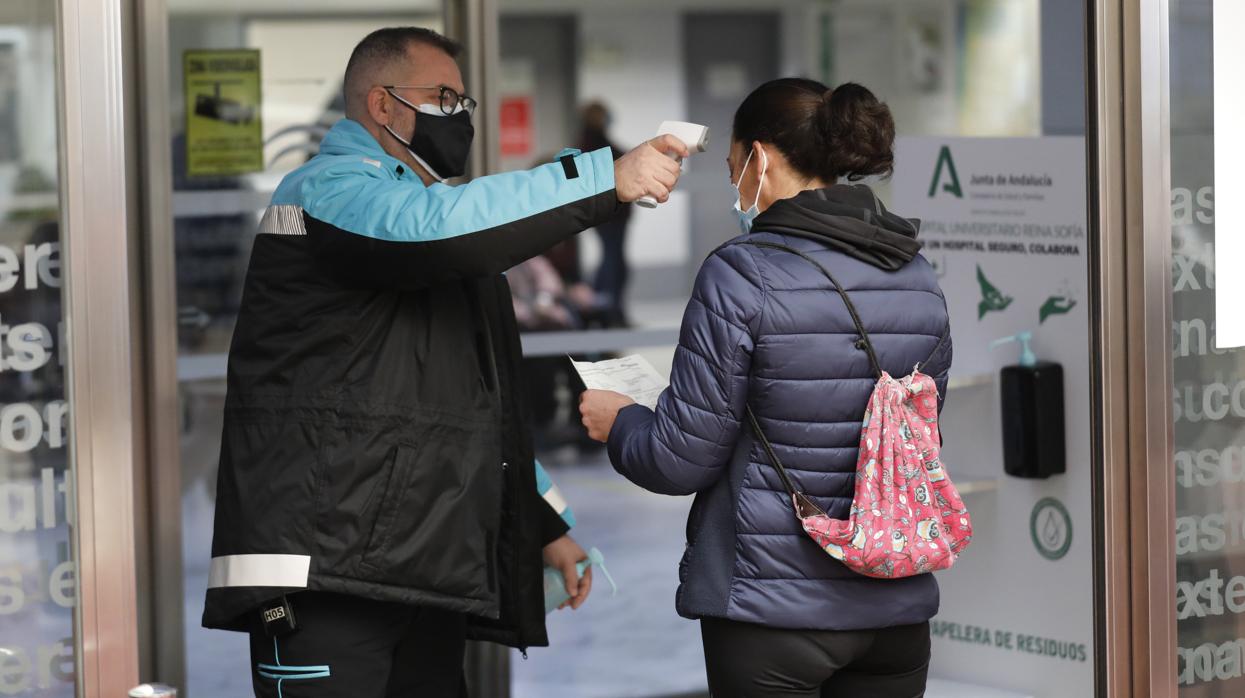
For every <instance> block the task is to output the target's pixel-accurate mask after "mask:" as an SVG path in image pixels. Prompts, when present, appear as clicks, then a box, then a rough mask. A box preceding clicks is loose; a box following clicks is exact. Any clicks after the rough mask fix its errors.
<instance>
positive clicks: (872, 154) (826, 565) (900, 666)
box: [581, 78, 951, 698]
mask: <svg viewBox="0 0 1245 698" xmlns="http://www.w3.org/2000/svg"><path fill="white" fill-rule="evenodd" d="M732 136H733V137H732V142H731V150H730V156H729V157H728V158H727V165H728V166H729V168H730V176H731V182H732V183H733V184H734V186H735V188H736V189H737V190H738V196H739V200H738V202H737V203H736V205H735V208H736V212H737V214H738V216H739V218H740V222H741V224H742V226H743V228H744V229H745V232H746V233H747V234H746V235H744V236H743V237H742V238H738V239H736V240H734V241H731V242H730V243H727V244H726V245H724V246H723V247H721V248H719V249H718V250H717V251H716V252H714V253H713V254H712V255H710V256H709V258H708V259H707V260H706V261H705V263H704V265H703V266H702V267H701V270H700V274H699V277H698V278H697V281H696V286H695V289H694V291H693V295H692V299H691V302H690V303H689V304H688V307H687V310H686V312H685V314H684V317H683V328H682V332H681V336H680V340H679V346H678V348H677V351H676V354H675V359H674V366H673V369H672V371H671V377H670V388H669V389H667V390H666V391H665V393H663V394H662V396H661V399H660V401H659V403H658V405H657V410H656V412H653V411H651V410H649V409H648V408H646V407H643V406H639V405H634V404H630V402H631V401H630V400H629V399H627V398H626V397H624V396H622V395H619V394H617V393H609V392H601V391H591V392H589V393H587V394H586V395H585V396H584V398H583V400H582V401H581V412H582V413H583V421H584V424H585V425H586V426H587V427H588V429H589V434H590V435H591V436H592V437H593V438H596V439H598V440H606V439H608V444H609V453H610V460H611V461H612V462H613V464H614V467H615V468H616V469H617V470H618V471H619V472H620V473H622V474H623V475H624V476H626V477H627V478H628V479H630V480H631V481H632V482H635V483H636V484H638V485H640V486H641V487H644V488H646V489H649V490H652V491H654V492H658V493H663V494H671V495H686V494H695V495H696V500H695V503H694V504H693V505H692V510H691V514H690V515H689V519H688V526H687V550H686V553H685V555H684V557H683V562H682V563H681V565H680V570H679V577H680V582H681V585H680V588H679V593H678V599H677V604H678V610H679V613H680V614H681V615H683V616H685V617H687V618H692V619H699V620H700V621H701V633H702V637H703V639H704V646H705V661H706V665H707V669H708V675H709V686H710V689H711V690H712V692H713V695H714V696H715V698H730V697H732V696H749V697H751V696H835V697H839V696H853V697H854V696H868V697H869V698H889V697H891V696H895V697H897V698H898V697H901V696H902V697H903V698H910V697H912V696H920V695H922V694H923V692H924V689H925V679H926V673H927V669H928V665H929V651H930V649H929V648H930V641H929V622H928V621H929V619H930V618H931V617H932V616H933V615H934V614H935V612H936V611H937V610H938V587H937V585H936V583H935V582H934V579H933V577H931V576H930V575H920V576H916V577H908V578H904V579H896V580H879V579H871V578H866V577H862V576H859V575H857V574H855V573H853V572H851V571H849V570H848V569H847V568H846V567H844V566H843V565H842V564H841V563H839V562H838V561H836V560H834V559H832V558H831V557H830V556H829V555H827V554H826V553H825V552H823V551H822V550H821V549H820V548H818V546H817V545H816V544H815V543H814V542H813V541H812V540H811V539H809V538H808V536H807V535H806V534H805V533H804V532H803V530H802V529H801V527H800V524H799V522H798V521H797V519H796V518H795V516H794V515H793V513H792V509H791V500H790V498H789V497H788V496H787V495H786V494H785V492H784V490H783V486H782V483H781V481H780V479H779V477H778V474H777V472H776V471H775V470H774V467H773V465H772V464H770V463H769V462H768V460H767V459H766V458H765V456H764V454H763V452H762V450H761V448H760V447H759V445H758V441H757V439H756V438H755V435H754V434H753V433H752V432H751V431H750V430H749V429H748V428H746V427H745V426H743V423H744V422H742V419H743V417H744V414H745V406H750V407H751V408H752V409H753V411H754V412H755V414H756V415H757V418H758V420H759V423H760V426H761V429H762V430H763V431H764V432H765V435H766V436H767V437H769V439H770V440H771V441H772V442H773V443H774V446H775V450H776V452H777V454H778V456H779V457H780V459H781V460H782V462H783V464H784V465H785V466H786V467H787V469H788V470H789V471H790V473H791V475H792V477H793V479H794V480H795V482H796V486H797V487H798V488H799V489H800V490H802V491H803V492H804V493H806V494H807V495H809V496H810V497H811V498H812V499H813V500H814V501H815V502H816V503H817V504H818V505H820V506H821V507H822V508H823V510H825V511H826V512H827V513H828V514H829V515H830V516H831V517H834V518H839V519H846V518H847V517H848V513H849V509H850V506H851V497H852V490H853V485H854V479H855V478H854V472H855V468H856V459H857V444H858V442H859V439H860V423H861V418H862V416H863V414H864V411H865V406H866V402H867V400H868V398H869V395H870V393H871V391H872V389H873V385H874V382H875V380H876V377H875V375H874V373H873V371H872V369H871V367H870V362H869V359H868V356H867V353H866V352H865V350H864V348H865V345H864V343H863V342H861V340H860V336H859V332H858V331H857V330H856V329H855V325H854V324H853V321H852V318H851V316H850V314H849V312H848V310H847V307H846V306H845V304H844V301H843V299H842V298H840V297H839V295H838V294H837V293H836V292H835V291H834V288H833V285H832V284H831V282H830V281H829V280H828V279H827V278H826V277H825V276H824V275H823V274H822V273H821V271H819V270H818V269H817V267H816V266H814V265H813V264H811V263H810V262H809V261H808V260H806V259H803V258H801V257H800V256H798V255H796V254H792V253H790V252H786V251H782V250H779V249H774V248H773V247H766V246H757V245H754V244H752V243H757V242H760V243H766V244H778V245H784V246H788V247H791V248H795V249H796V250H799V251H800V252H803V253H804V254H806V255H808V256H809V257H811V258H812V259H814V260H816V261H817V262H818V263H819V264H821V265H822V266H824V267H825V268H826V269H827V270H828V271H829V272H830V273H831V274H832V275H833V276H834V277H835V278H836V279H837V281H838V282H839V283H840V284H841V285H842V286H843V287H844V289H845V291H846V293H847V294H848V295H849V296H850V298H851V300H852V301H853V302H854V304H855V306H856V309H857V310H858V311H859V315H860V319H861V320H862V322H863V326H864V328H865V329H866V331H867V333H868V334H869V335H870V338H871V340H872V343H873V346H874V347H875V349H876V352H877V355H878V358H879V360H880V363H881V366H882V368H883V369H885V370H886V371H887V372H889V373H891V374H892V375H895V376H903V375H907V374H908V373H910V372H911V371H912V369H913V367H914V366H915V365H917V364H921V366H922V370H923V371H924V372H925V373H927V374H929V375H931V376H934V378H935V380H936V382H937V384H938V386H939V392H940V394H942V393H943V392H944V391H945V389H946V382H947V372H948V370H949V369H950V366H951V350H950V342H949V339H948V321H947V309H946V303H945V301H944V300H943V296H942V292H941V291H940V290H939V288H938V282H937V279H936V278H935V274H934V270H933V269H932V268H931V266H930V265H929V264H928V263H927V262H926V261H925V259H924V258H922V257H920V256H919V255H918V254H917V251H918V250H919V248H920V244H919V243H918V242H917V241H916V234H917V224H916V223H915V222H913V221H909V220H906V219H903V218H900V217H898V216H896V215H894V214H892V213H890V212H888V211H887V210H886V209H885V208H883V206H882V204H881V203H880V202H879V201H878V200H877V198H876V197H875V196H874V195H873V193H872V191H871V190H870V189H869V188H868V187H867V186H864V185H850V184H843V183H841V182H843V180H847V181H855V180H859V179H861V178H864V177H866V176H872V175H886V174H889V173H890V172H891V169H892V164H893V151H892V146H893V142H894V136H895V127H894V122H893V120H892V118H891V114H890V111H889V109H888V108H887V107H886V105H884V104H882V103H880V102H879V101H878V100H877V99H876V98H875V97H874V96H873V94H872V93H871V92H870V91H869V90H867V89H865V88H864V87H861V86H860V85H855V84H846V85H842V86H840V87H838V88H835V89H834V90H829V89H827V88H826V86H825V85H822V84H821V83H819V82H815V81H812V80H803V79H791V78H788V79H783V80H775V81H772V82H768V83H766V84H764V85H762V86H761V87H759V88H757V89H756V90H755V91H754V92H753V93H752V94H750V95H749V96H748V98H747V99H745V100H744V102H743V104H741V105H740V107H739V109H738V111H736V113H735V120H734V128H733V134H732Z"/></svg>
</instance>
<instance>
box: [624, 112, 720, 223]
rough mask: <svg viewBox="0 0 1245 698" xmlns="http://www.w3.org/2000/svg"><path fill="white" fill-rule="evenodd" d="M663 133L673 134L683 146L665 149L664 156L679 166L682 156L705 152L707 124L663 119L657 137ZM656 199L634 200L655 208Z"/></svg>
mask: <svg viewBox="0 0 1245 698" xmlns="http://www.w3.org/2000/svg"><path fill="white" fill-rule="evenodd" d="M663 135H671V136H674V137H675V138H678V139H679V140H680V141H681V142H682V143H683V145H684V146H685V148H684V149H683V150H679V149H675V148H671V149H669V150H667V151H665V152H666V157H669V158H671V159H673V160H674V161H675V162H677V163H679V166H680V167H682V165H683V158H685V157H687V156H688V155H690V154H691V153H703V152H705V149H706V148H708V147H709V127H708V126H701V125H700V124H693V123H691V122H688V121H663V122H661V126H658V127H657V137H658V138H661V137H662V136H663ZM655 140H656V139H654V140H653V141H649V143H653V142H654V141H655ZM685 151H686V152H685ZM657 201H658V200H657V199H656V198H655V197H652V196H642V197H640V199H639V200H638V201H636V203H637V204H639V205H641V206H643V207H644V208H656V207H657ZM661 202H662V203H665V202H666V200H665V199H661Z"/></svg>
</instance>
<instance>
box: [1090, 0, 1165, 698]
mask: <svg viewBox="0 0 1245 698" xmlns="http://www.w3.org/2000/svg"><path fill="white" fill-rule="evenodd" d="M1168 10H1169V6H1168V0H1131V1H1130V0H1095V2H1093V3H1091V5H1090V18H1089V27H1090V30H1089V41H1090V49H1091V50H1090V51H1089V53H1088V55H1089V56H1090V59H1091V61H1092V62H1091V63H1090V70H1089V73H1090V79H1091V82H1090V109H1091V113H1090V123H1091V124H1093V127H1094V132H1095V135H1096V138H1093V139H1090V141H1089V162H1090V174H1091V175H1092V176H1091V177H1090V179H1089V181H1090V182H1091V184H1090V201H1091V215H1092V220H1094V221H1095V223H1096V227H1097V238H1096V241H1095V243H1096V244H1095V245H1094V254H1093V261H1092V268H1091V276H1092V277H1093V280H1094V294H1095V298H1094V303H1093V312H1094V321H1093V323H1092V327H1093V332H1094V353H1095V360H1094V369H1095V377H1094V378H1095V381H1094V382H1095V392H1096V395H1095V398H1096V399H1095V403H1096V409H1095V419H1096V422H1097V424H1096V425H1095V426H1096V429H1095V434H1096V436H1097V442H1096V444H1095V446H1096V448H1095V451H1096V454H1097V456H1098V457H1099V458H1100V459H1101V460H1100V462H1101V463H1102V469H1101V474H1100V480H1099V483H1098V484H1099V487H1098V491H1097V492H1096V493H1095V498H1094V499H1095V504H1096V506H1097V507H1100V510H1099V512H1098V514H1099V515H1098V516H1097V517H1096V520H1097V523H1098V525H1099V526H1100V527H1101V528H1100V535H1098V536H1096V538H1097V542H1098V548H1099V549H1098V550H1097V551H1096V552H1097V554H1096V558H1097V559H1098V560H1099V561H1100V562H1099V569H1100V570H1101V574H1100V576H1099V579H1098V583H1097V589H1096V592H1097V604H1096V605H1097V606H1098V615H1099V619H1100V622H1099V627H1098V632H1097V635H1098V637H1097V645H1098V658H1097V666H1098V693H1099V695H1106V696H1111V697H1112V698H1114V697H1116V696H1120V697H1122V696H1156V697H1158V696H1174V695H1176V656H1175V647H1176V609H1175V588H1176V566H1175V543H1174V539H1173V534H1172V531H1173V528H1174V523H1175V516H1176V507H1175V483H1174V479H1173V477H1172V474H1173V472H1174V463H1173V442H1174V441H1173V438H1174V437H1173V424H1172V405H1171V386H1172V355H1171V342H1170V333H1171V329H1170V328H1171V318H1172V308H1171V302H1172V299H1171V288H1172V287H1171V227H1170V223H1171V203H1170V202H1171V184H1170V143H1169V130H1168V125H1169V110H1168Z"/></svg>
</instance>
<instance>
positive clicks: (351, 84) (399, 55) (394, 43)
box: [343, 27, 463, 113]
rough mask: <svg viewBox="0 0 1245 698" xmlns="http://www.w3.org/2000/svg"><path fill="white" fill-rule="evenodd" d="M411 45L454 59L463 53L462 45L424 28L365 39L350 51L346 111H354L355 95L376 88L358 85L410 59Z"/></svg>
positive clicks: (383, 31)
mask: <svg viewBox="0 0 1245 698" xmlns="http://www.w3.org/2000/svg"><path fill="white" fill-rule="evenodd" d="M411 44H425V45H427V46H432V47H433V48H438V49H440V50H442V51H444V52H445V53H446V54H447V55H449V57H450V58H458V55H459V54H460V53H462V51H463V47H462V44H459V43H458V42H457V41H454V40H453V39H450V38H448V37H446V36H443V35H441V34H439V33H437V32H435V31H433V30H431V29H425V28H423V27H385V28H384V29H377V30H376V31H374V32H372V33H371V34H368V35H367V36H365V37H363V40H362V41H360V42H359V43H358V45H356V46H355V47H354V51H351V52H350V60H349V61H348V62H347V63H346V79H345V83H344V85H343V91H344V92H345V97H346V112H347V113H349V112H350V106H351V105H350V99H351V93H352V92H356V91H363V92H366V91H367V90H369V89H371V88H372V87H373V85H358V84H357V83H358V82H359V80H361V79H363V76H366V75H371V74H373V73H375V71H376V70H377V69H378V68H379V67H380V66H383V65H385V64H387V63H390V62H393V61H399V60H402V59H403V58H406V52H407V50H408V49H409V48H410V47H411Z"/></svg>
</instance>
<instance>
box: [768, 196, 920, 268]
mask: <svg viewBox="0 0 1245 698" xmlns="http://www.w3.org/2000/svg"><path fill="white" fill-rule="evenodd" d="M920 227H921V222H920V221H918V220H915V219H909V218H902V217H900V216H897V215H895V214H893V213H891V212H890V211H887V210H886V207H885V206H883V205H882V202H881V201H880V200H879V199H878V197H877V195H875V194H874V193H873V190H872V189H870V188H869V187H867V186H865V185H864V184H852V185H849V184H836V185H834V186H831V187H826V188H824V189H810V190H808V191H803V192H800V193H799V194H797V195H795V196H793V197H791V198H790V199H783V200H781V201H776V202H774V204H773V205H772V206H770V207H769V208H768V209H766V210H765V211H764V212H763V213H761V215H759V216H757V217H756V220H754V221H753V223H752V229H753V231H755V232H766V233H779V234H781V235H792V236H795V237H803V238H808V239H810V240H816V241H818V242H821V243H822V244H824V245H826V246H828V247H830V248H832V249H835V250H838V251H839V252H842V253H844V254H847V255H849V256H851V257H854V258H856V259H859V260H861V261H863V262H866V263H868V264H872V265H873V266H875V267H878V268H879V269H885V270H887V271H895V270H898V269H901V268H903V267H904V265H906V264H907V263H908V262H911V261H912V260H913V258H915V257H916V255H917V253H918V252H920V251H921V243H920V242H918V241H917V239H916V236H917V231H918V230H919V229H920Z"/></svg>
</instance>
